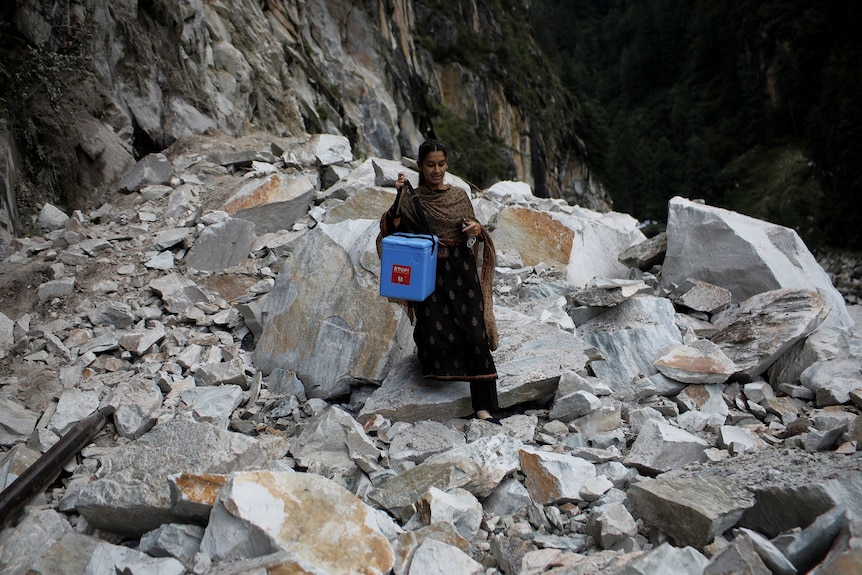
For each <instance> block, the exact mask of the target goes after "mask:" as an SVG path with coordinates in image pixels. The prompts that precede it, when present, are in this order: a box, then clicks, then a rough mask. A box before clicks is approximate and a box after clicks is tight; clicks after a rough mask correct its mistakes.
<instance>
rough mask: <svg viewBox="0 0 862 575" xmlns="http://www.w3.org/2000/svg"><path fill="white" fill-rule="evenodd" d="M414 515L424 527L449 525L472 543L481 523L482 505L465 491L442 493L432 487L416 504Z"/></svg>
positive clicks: (454, 490)
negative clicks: (440, 524)
mask: <svg viewBox="0 0 862 575" xmlns="http://www.w3.org/2000/svg"><path fill="white" fill-rule="evenodd" d="M416 514H417V516H418V517H419V519H420V520H421V521H422V522H423V523H425V524H426V525H432V524H434V523H441V522H442V523H450V524H452V525H453V526H454V527H455V530H456V531H457V532H458V534H459V535H460V536H461V537H463V538H464V539H466V540H467V541H472V540H474V539H475V538H476V534H477V533H478V532H479V525H480V523H481V522H482V504H481V503H479V500H478V499H476V497H475V496H474V495H473V494H472V493H470V492H469V491H466V490H465V489H461V488H459V487H456V488H454V489H450V490H448V491H443V490H441V489H437V488H436V487H433V486H432V487H430V488H429V489H428V493H426V494H425V495H424V496H423V497H422V498H421V499H419V501H417V502H416Z"/></svg>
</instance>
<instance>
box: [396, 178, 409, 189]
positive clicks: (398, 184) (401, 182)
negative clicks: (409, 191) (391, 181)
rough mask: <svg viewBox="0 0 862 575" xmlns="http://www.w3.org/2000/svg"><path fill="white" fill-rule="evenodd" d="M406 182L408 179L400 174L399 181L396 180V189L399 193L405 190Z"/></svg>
mask: <svg viewBox="0 0 862 575" xmlns="http://www.w3.org/2000/svg"><path fill="white" fill-rule="evenodd" d="M406 181H407V178H406V177H405V176H404V174H398V179H397V180H395V188H396V189H397V190H398V191H401V188H403V187H404V183H405V182H406Z"/></svg>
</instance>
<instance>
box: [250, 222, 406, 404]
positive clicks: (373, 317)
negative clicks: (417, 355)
mask: <svg viewBox="0 0 862 575" xmlns="http://www.w3.org/2000/svg"><path fill="white" fill-rule="evenodd" d="M377 228H378V224H377V222H372V221H368V220H358V221H352V222H344V223H342V224H335V225H332V226H330V225H327V224H320V225H318V226H317V227H315V228H314V229H313V230H311V231H309V232H308V233H307V234H305V235H304V236H303V237H302V238H301V239H300V240H297V242H296V243H297V244H298V245H297V246H296V251H294V252H293V255H292V257H291V260H290V262H289V264H287V265H285V266H284V267H282V269H281V271H280V272H279V274H278V277H277V278H276V284H275V287H274V288H273V291H272V292H271V293H270V294H268V295H267V296H266V302H265V304H264V306H263V312H262V316H263V334H262V335H261V337H260V340H259V341H258V343H257V345H256V347H255V353H254V362H255V365H256V366H257V367H258V369H260V370H261V371H262V372H263V373H265V374H266V373H270V372H271V371H272V370H273V369H275V368H277V367H280V368H282V369H285V370H289V371H294V372H295V373H296V374H297V376H298V377H299V379H300V380H301V381H302V382H303V384H305V388H306V393H307V395H308V397H317V398H322V399H327V398H332V397H337V396H340V395H345V394H346V393H347V392H348V391H349V389H350V386H351V383H353V382H354V381H357V380H376V381H382V380H383V378H384V377H385V374H386V373H387V372H388V371H389V368H390V366H391V365H393V364H395V363H397V362H398V361H399V360H400V359H401V358H402V357H404V355H406V354H405V350H408V349H410V348H411V337H410V333H411V329H410V325H409V321H407V318H406V316H405V314H404V312H403V310H401V309H400V307H399V306H396V305H395V304H391V303H387V302H386V301H385V300H384V299H383V298H381V297H379V285H378V278H377V275H376V274H377V273H379V269H380V263H379V259H378V257H377V254H376V252H375V251H374V237H375V236H376V234H377ZM321 262H326V264H327V265H325V266H322V265H321ZM372 270H373V271H372ZM323 294H326V296H325V297H321V296H322V295H323ZM308 306H311V307H308ZM320 318H326V320H325V321H320Z"/></svg>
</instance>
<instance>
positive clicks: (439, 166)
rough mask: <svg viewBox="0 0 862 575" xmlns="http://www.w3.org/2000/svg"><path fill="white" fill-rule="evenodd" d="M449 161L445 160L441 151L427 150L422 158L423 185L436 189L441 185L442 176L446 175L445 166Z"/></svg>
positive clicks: (446, 166) (444, 155)
mask: <svg viewBox="0 0 862 575" xmlns="http://www.w3.org/2000/svg"><path fill="white" fill-rule="evenodd" d="M448 167H449V163H448V162H447V161H446V154H445V153H443V152H439V151H437V152H428V155H427V156H425V159H424V160H422V165H421V166H420V168H421V169H422V175H423V176H424V177H425V185H426V186H428V187H429V188H431V189H432V190H436V189H438V188H440V187H441V186H443V177H444V176H445V175H446V168H448Z"/></svg>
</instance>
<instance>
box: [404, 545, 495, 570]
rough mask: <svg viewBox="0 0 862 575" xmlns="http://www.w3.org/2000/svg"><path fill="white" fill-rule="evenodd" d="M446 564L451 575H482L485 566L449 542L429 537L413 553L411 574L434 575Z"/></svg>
mask: <svg viewBox="0 0 862 575" xmlns="http://www.w3.org/2000/svg"><path fill="white" fill-rule="evenodd" d="M441 565H445V566H446V573H447V574H449V573H451V575H481V574H482V573H484V572H485V568H484V567H483V566H482V564H481V563H479V562H477V561H476V560H474V559H473V558H471V557H470V556H469V555H467V554H466V553H464V552H463V551H461V550H460V549H458V548H457V547H455V546H454V545H449V544H448V543H443V542H441V541H436V540H434V539H427V540H426V541H424V542H423V543H422V544H421V545H419V547H418V548H417V549H416V551H415V552H414V553H413V560H412V561H411V562H410V573H411V575H434V574H436V573H439V572H440V566H441Z"/></svg>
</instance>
